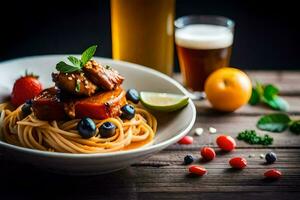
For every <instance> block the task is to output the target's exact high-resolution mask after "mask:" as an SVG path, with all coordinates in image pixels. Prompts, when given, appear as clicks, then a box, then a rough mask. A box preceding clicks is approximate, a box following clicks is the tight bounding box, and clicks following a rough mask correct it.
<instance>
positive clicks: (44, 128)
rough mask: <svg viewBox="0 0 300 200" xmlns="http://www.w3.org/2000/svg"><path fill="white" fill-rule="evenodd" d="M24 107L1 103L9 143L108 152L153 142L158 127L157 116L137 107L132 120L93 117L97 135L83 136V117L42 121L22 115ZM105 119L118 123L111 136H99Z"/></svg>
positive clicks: (1, 129) (0, 125)
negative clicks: (81, 130)
mask: <svg viewBox="0 0 300 200" xmlns="http://www.w3.org/2000/svg"><path fill="white" fill-rule="evenodd" d="M21 107H22V105H21V106H19V107H18V108H17V109H15V110H13V109H11V106H10V104H9V103H2V104H0V112H1V117H0V133H1V136H2V137H3V140H4V141H6V142H7V143H10V144H14V145H17V146H22V147H26V148H31V149H38V150H42V151H55V152H65V153H105V152H113V151H120V150H126V149H131V148H137V147H140V146H143V145H147V144H150V143H151V142H152V140H153V138H154V136H155V132H156V128H157V121H156V119H155V117H154V116H153V115H152V114H151V113H149V112H148V111H146V110H144V109H143V108H139V107H136V108H135V110H136V114H135V117H134V118H132V119H131V120H122V119H121V118H119V117H116V118H107V119H105V120H94V122H95V124H96V127H97V129H96V135H95V136H94V137H91V138H89V139H83V138H82V137H81V136H80V135H79V134H78V131H77V129H76V126H77V124H78V122H79V120H80V119H72V120H69V121H55V120H54V121H43V120H39V119H38V118H37V117H36V116H35V115H34V113H32V114H30V115H28V116H26V117H25V118H23V116H22V115H23V114H22V111H21ZM105 122H111V123H113V124H115V125H116V127H117V129H116V132H115V134H114V135H113V136H112V137H109V138H101V137H99V131H98V128H99V127H100V126H101V125H102V124H103V123H105Z"/></svg>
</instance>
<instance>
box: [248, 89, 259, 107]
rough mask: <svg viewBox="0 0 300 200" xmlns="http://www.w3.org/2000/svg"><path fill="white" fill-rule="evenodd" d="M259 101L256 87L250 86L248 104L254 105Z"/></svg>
mask: <svg viewBox="0 0 300 200" xmlns="http://www.w3.org/2000/svg"><path fill="white" fill-rule="evenodd" d="M259 102H260V95H259V93H258V91H257V89H256V88H252V94H251V97H250V99H249V102H248V103H249V104H250V105H256V104H258V103H259Z"/></svg>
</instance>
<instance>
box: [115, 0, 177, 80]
mask: <svg viewBox="0 0 300 200" xmlns="http://www.w3.org/2000/svg"><path fill="white" fill-rule="evenodd" d="M174 13H175V0H156V1H153V0H111V28H112V51H113V59H117V60H124V61H129V62H133V63H138V64H141V65H145V66H148V67H151V68H153V69H156V70H158V71H161V72H163V73H165V74H168V75H171V73H172V71H173V56H174V55H173V54H174V25H173V22H174Z"/></svg>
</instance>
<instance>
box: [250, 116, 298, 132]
mask: <svg viewBox="0 0 300 200" xmlns="http://www.w3.org/2000/svg"><path fill="white" fill-rule="evenodd" d="M256 125H257V127H258V128H259V129H261V130H265V131H270V132H283V131H285V130H286V129H287V128H289V129H290V131H291V132H293V133H296V134H300V120H292V119H291V118H290V117H289V116H288V115H287V114H285V113H272V114H268V115H264V116H262V117H261V118H260V119H259V120H258V122H257V124H256Z"/></svg>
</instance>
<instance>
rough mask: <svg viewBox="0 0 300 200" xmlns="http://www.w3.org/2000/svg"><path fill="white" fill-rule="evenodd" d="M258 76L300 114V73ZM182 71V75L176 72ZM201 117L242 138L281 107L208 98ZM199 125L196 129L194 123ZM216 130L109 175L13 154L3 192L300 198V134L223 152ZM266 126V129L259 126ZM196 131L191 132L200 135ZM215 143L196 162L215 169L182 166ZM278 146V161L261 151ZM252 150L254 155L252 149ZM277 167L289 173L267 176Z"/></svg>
mask: <svg viewBox="0 0 300 200" xmlns="http://www.w3.org/2000/svg"><path fill="white" fill-rule="evenodd" d="M249 74H250V76H251V78H252V79H256V80H260V81H262V82H265V83H274V84H276V85H277V86H278V87H279V88H280V91H281V94H282V96H284V98H285V99H286V100H287V101H288V102H289V103H290V111H289V114H290V115H291V116H292V117H295V118H299V119H300V72H278V71H276V72H275V71H272V72H266V71H251V72H249ZM176 77H178V75H177V76H176ZM195 105H196V107H197V112H198V114H197V120H196V123H195V125H194V128H196V127H202V128H204V129H205V130H207V129H208V127H215V128H216V129H217V130H218V133H226V134H229V135H231V136H233V137H236V135H237V133H238V132H239V131H242V130H244V129H256V127H255V124H256V122H257V120H258V118H259V117H260V116H261V115H262V114H266V113H271V112H274V111H272V110H270V109H268V108H265V107H263V106H255V107H251V106H245V107H243V108H242V109H240V110H238V111H236V112H235V113H231V114H220V113H217V112H214V111H212V110H211V109H210V107H209V104H208V102H206V101H201V102H200V101H199V102H195ZM194 128H193V129H194ZM218 133H217V134H210V133H208V131H205V133H204V134H203V135H202V136H199V137H196V136H195V137H194V144H192V145H178V144H175V145H172V146H170V147H169V148H167V149H165V150H164V151H161V152H160V153H158V154H155V155H153V156H152V157H150V158H149V159H147V160H145V161H143V162H141V163H137V164H135V165H133V166H131V167H129V168H127V169H124V170H121V171H118V172H115V173H112V174H106V175H99V176H88V177H72V176H62V175H56V174H51V173H47V172H43V171H41V170H39V169H36V168H33V167H31V166H29V165H21V164H17V163H14V162H12V161H6V160H3V159H1V157H0V170H1V172H2V173H1V175H0V183H1V185H0V186H1V187H0V199H15V198H19V199H32V198H39V199H45V198H47V199H58V198H62V199H200V198H203V199H223V200H224V199H232V198H236V199H261V198H262V197H264V198H270V199H272V200H274V199H299V198H300V135H295V134H292V133H290V132H289V131H286V132H284V133H269V134H270V135H271V136H272V137H274V143H273V145H271V146H267V147H265V146H261V145H249V144H246V143H244V142H240V141H237V149H236V150H235V151H234V152H231V153H222V152H220V151H219V150H218V148H217V147H216V144H215V138H216V137H217V136H218ZM259 133H265V132H263V131H259ZM193 134H194V133H193V131H191V133H190V135H193ZM203 145H210V146H212V147H214V148H216V149H217V158H216V159H214V160H213V161H212V162H207V163H205V162H202V161H199V160H198V161H197V162H196V163H197V164H201V165H203V166H205V167H206V168H207V170H208V175H206V176H204V177H190V176H189V175H188V173H187V166H184V165H182V161H183V158H184V156H185V155H187V154H193V155H195V156H197V157H198V158H199V157H200V155H199V148H201V147H202V146H203ZM268 151H274V152H276V154H277V156H278V161H277V162H276V163H274V164H272V165H266V164H264V159H261V158H260V156H259V155H260V154H265V153H266V152H268ZM250 154H253V155H254V157H251V158H249V157H248V156H249V155H250ZM234 156H244V157H245V158H247V160H248V167H247V168H246V169H244V170H242V171H235V170H231V169H230V167H229V166H228V160H229V158H231V157H234ZM270 168H278V169H280V170H281V171H282V172H283V177H282V178H281V179H280V180H277V181H266V180H264V179H263V173H264V171H265V170H267V169H270Z"/></svg>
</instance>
